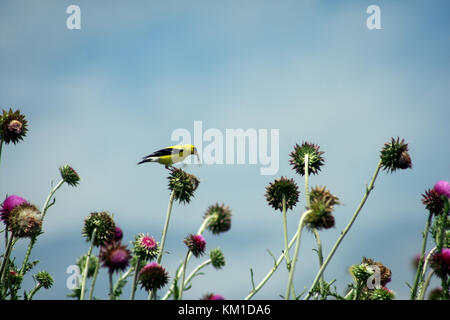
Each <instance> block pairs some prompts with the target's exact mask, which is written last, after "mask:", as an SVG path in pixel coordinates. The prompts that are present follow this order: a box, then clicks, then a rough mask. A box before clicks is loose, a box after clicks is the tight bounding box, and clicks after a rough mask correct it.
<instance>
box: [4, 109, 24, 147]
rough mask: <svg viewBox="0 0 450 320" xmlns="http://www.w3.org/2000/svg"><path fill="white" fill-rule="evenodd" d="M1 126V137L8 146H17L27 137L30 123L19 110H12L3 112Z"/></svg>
mask: <svg viewBox="0 0 450 320" xmlns="http://www.w3.org/2000/svg"><path fill="white" fill-rule="evenodd" d="M0 125H1V129H0V137H1V139H2V140H3V141H4V142H5V143H6V144H8V143H10V142H12V143H14V144H16V143H17V142H19V141H20V140H23V138H24V137H25V136H26V135H27V131H28V122H27V120H25V116H24V115H23V114H21V113H20V111H19V110H16V111H12V109H11V108H10V109H9V111H6V110H3V114H2V115H1V117H0Z"/></svg>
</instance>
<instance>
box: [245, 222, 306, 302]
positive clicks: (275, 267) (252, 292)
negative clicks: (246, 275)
mask: <svg viewBox="0 0 450 320" xmlns="http://www.w3.org/2000/svg"><path fill="white" fill-rule="evenodd" d="M298 235H299V232H298V230H297V232H296V233H295V235H294V236H293V237H292V239H291V241H290V242H289V245H288V248H291V247H292V246H293V245H294V243H295V240H296V239H297V237H298ZM285 257H286V255H285V254H284V252H283V253H282V254H281V255H280V256H279V257H278V260H277V261H276V262H275V264H274V266H273V267H272V269H270V271H269V272H268V273H267V275H266V276H265V277H264V279H262V280H261V282H260V283H259V284H258V285H257V286H256V287H254V288H253V290H252V291H250V293H249V294H248V295H247V297H245V299H244V300H250V299H251V298H252V297H253V296H254V295H255V294H256V293H257V292H258V291H259V290H261V288H262V287H263V286H264V285H265V284H266V283H267V281H268V280H269V279H270V277H272V275H273V274H274V273H275V271H276V270H277V269H278V267H279V266H280V264H281V262H282V261H283V259H284V258H285Z"/></svg>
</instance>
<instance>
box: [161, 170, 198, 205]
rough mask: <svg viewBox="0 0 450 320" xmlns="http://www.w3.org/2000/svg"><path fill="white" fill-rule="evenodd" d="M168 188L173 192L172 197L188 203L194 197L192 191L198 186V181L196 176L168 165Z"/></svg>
mask: <svg viewBox="0 0 450 320" xmlns="http://www.w3.org/2000/svg"><path fill="white" fill-rule="evenodd" d="M169 170H170V175H169V177H168V179H169V190H170V191H172V192H174V199H175V200H178V201H179V202H180V203H181V202H184V203H189V201H190V200H191V198H192V197H194V191H195V190H196V189H197V188H198V185H199V184H200V181H199V180H198V179H197V177H196V176H194V175H192V174H189V173H187V172H185V171H183V170H181V169H178V168H175V167H170V168H169Z"/></svg>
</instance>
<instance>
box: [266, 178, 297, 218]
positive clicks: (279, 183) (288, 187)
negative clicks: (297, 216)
mask: <svg viewBox="0 0 450 320" xmlns="http://www.w3.org/2000/svg"><path fill="white" fill-rule="evenodd" d="M299 194H300V192H299V191H298V187H297V184H296V183H295V181H294V179H288V178H286V177H281V178H279V179H275V181H274V182H272V183H269V185H268V186H267V187H266V200H267V202H268V203H269V205H270V206H272V208H274V209H275V210H280V211H281V210H283V197H284V198H285V201H286V209H287V210H288V209H292V208H293V207H294V206H295V205H296V204H297V202H298V196H299Z"/></svg>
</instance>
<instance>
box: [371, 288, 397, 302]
mask: <svg viewBox="0 0 450 320" xmlns="http://www.w3.org/2000/svg"><path fill="white" fill-rule="evenodd" d="M394 297H395V295H394V293H393V292H392V291H391V290H389V289H388V288H386V287H382V288H377V289H374V290H371V291H370V292H369V296H368V299H369V300H392V299H394Z"/></svg>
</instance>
